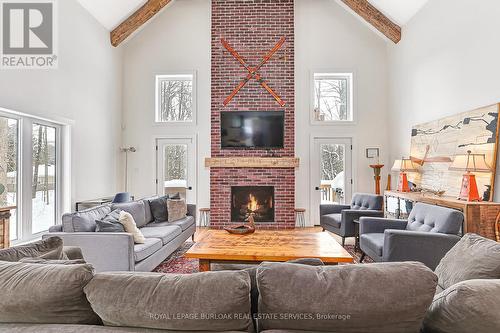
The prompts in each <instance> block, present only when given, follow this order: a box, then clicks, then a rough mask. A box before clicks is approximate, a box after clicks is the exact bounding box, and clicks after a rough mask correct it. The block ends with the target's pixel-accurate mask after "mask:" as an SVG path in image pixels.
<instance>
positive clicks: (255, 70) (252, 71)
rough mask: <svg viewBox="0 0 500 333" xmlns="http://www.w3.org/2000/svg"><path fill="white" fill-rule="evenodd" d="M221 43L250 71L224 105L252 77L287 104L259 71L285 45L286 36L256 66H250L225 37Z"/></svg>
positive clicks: (282, 103)
mask: <svg viewBox="0 0 500 333" xmlns="http://www.w3.org/2000/svg"><path fill="white" fill-rule="evenodd" d="M221 43H222V46H224V48H225V49H226V50H227V51H229V53H231V55H232V56H233V57H234V58H235V59H236V60H237V61H238V62H239V63H240V64H241V65H242V66H243V67H244V68H245V69H246V70H247V71H248V74H247V75H246V76H245V78H244V79H243V80H242V81H241V82H240V83H239V84H238V86H237V87H236V88H235V89H234V90H233V92H232V93H231V94H230V95H229V96H228V97H227V98H226V99H225V100H224V102H223V104H224V106H226V105H228V104H229V102H231V100H232V99H233V98H234V96H236V95H237V94H238V92H239V91H240V90H241V89H242V88H243V87H244V86H245V85H246V84H247V83H248V81H250V80H251V79H252V78H255V79H256V80H257V82H259V84H260V85H261V86H262V87H263V88H264V89H266V91H267V92H269V93H270V94H271V96H273V97H274V99H275V100H276V102H278V104H279V105H281V106H285V104H286V103H285V101H283V100H282V99H281V97H280V96H279V95H278V94H277V93H275V92H274V90H273V89H271V87H269V85H268V84H267V83H266V81H264V80H263V79H262V77H261V76H260V75H259V73H258V71H259V69H260V68H261V67H262V66H264V65H265V64H266V63H267V62H268V61H269V60H271V58H272V57H273V55H274V54H275V53H276V52H278V50H279V49H280V48H281V47H282V46H283V44H284V43H285V37H282V38H280V40H279V41H278V43H277V44H276V45H275V46H274V47H273V48H272V49H271V50H270V51H269V52H268V53H267V54H266V55H265V56H264V58H263V59H262V61H261V62H260V63H259V64H258V65H257V66H256V67H250V66H248V65H247V63H246V62H245V60H244V59H243V57H242V56H241V55H240V54H239V53H238V52H236V50H235V49H233V48H232V47H231V45H229V43H228V42H227V41H226V40H225V39H224V38H222V39H221Z"/></svg>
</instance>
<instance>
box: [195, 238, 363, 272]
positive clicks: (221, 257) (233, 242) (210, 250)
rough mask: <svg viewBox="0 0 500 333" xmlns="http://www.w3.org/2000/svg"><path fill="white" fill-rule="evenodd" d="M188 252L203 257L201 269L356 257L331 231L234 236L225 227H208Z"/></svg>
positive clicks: (327, 261) (332, 262) (348, 260)
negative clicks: (214, 228)
mask: <svg viewBox="0 0 500 333" xmlns="http://www.w3.org/2000/svg"><path fill="white" fill-rule="evenodd" d="M204 233H205V235H204V237H202V239H200V240H199V241H198V242H197V243H196V244H195V245H193V247H191V248H190V249H189V251H187V253H186V255H185V256H186V257H187V258H196V259H199V260H200V272H205V271H209V270H210V264H212V263H239V264H242V263H243V264H253V263H255V264H257V263H260V262H262V261H278V262H284V261H288V260H293V259H300V258H319V259H321V260H322V261H323V262H324V263H325V264H330V265H336V264H338V263H341V262H342V263H352V262H353V257H352V256H351V255H350V254H349V253H348V252H347V251H346V250H345V249H344V248H343V247H342V246H341V245H340V244H339V243H337V241H335V239H334V238H333V237H332V236H331V235H330V234H328V233H327V232H305V231H295V230H287V231H268V230H257V231H256V232H255V233H254V234H250V235H231V234H229V233H227V232H226V231H224V230H206V231H204Z"/></svg>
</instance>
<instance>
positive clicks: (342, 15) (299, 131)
mask: <svg viewBox="0 0 500 333" xmlns="http://www.w3.org/2000/svg"><path fill="white" fill-rule="evenodd" d="M295 3H296V5H295V29H296V30H295V36H296V40H295V53H296V54H295V63H296V76H295V84H296V87H295V89H296V95H295V98H296V111H295V115H296V141H295V147H296V154H297V156H298V157H300V158H301V166H300V168H299V169H298V171H297V178H296V189H297V194H296V205H297V206H298V207H305V208H307V209H308V211H309V214H318V208H317V207H309V202H310V190H311V189H312V188H314V187H316V186H319V184H312V183H311V182H310V178H309V174H310V161H309V152H310V140H311V136H325V137H344V136H345V137H352V138H353V142H354V150H353V164H354V173H353V179H354V189H353V190H354V192H356V191H359V192H373V191H374V180H373V170H372V169H371V168H369V164H370V163H373V160H368V159H367V158H366V157H365V149H366V148H367V147H379V148H380V154H381V158H380V162H381V163H384V164H386V165H387V163H388V159H387V156H388V153H389V151H388V148H387V146H388V136H387V125H386V123H387V94H388V92H387V47H386V43H387V42H386V41H385V40H384V39H382V38H380V37H379V36H378V35H377V34H376V33H375V32H373V31H372V30H371V29H370V28H368V27H367V26H366V25H365V24H363V23H362V22H360V20H359V19H358V18H357V17H355V16H353V15H352V14H350V13H349V12H347V11H346V10H345V9H344V8H342V7H341V6H340V5H338V4H337V2H335V1H333V0H297V1H296V2H295ZM314 70H339V71H341V72H343V71H353V72H354V75H355V77H354V103H355V105H354V108H355V109H354V112H355V118H356V119H355V122H356V123H355V124H354V125H337V126H312V125H310V112H311V110H310V104H311V102H310V91H311V86H310V83H311V82H310V75H311V71H314ZM384 169H385V170H387V169H388V168H387V166H386V168H384ZM386 174H387V173H386V172H383V175H382V185H381V186H382V189H383V188H384V187H385V183H386ZM309 208H310V209H309ZM309 216H310V215H309Z"/></svg>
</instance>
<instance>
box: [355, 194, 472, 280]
mask: <svg viewBox="0 0 500 333" xmlns="http://www.w3.org/2000/svg"><path fill="white" fill-rule="evenodd" d="M463 221H464V215H463V214H462V213H461V212H459V211H457V210H454V209H450V208H445V207H440V206H435V205H428V204H425V203H421V202H419V203H417V204H415V206H414V207H413V210H412V211H411V213H410V216H409V217H408V220H407V221H406V220H394V219H384V218H373V217H362V218H361V219H360V229H359V234H360V247H361V250H362V251H363V255H362V257H361V261H363V259H364V257H365V254H366V255H368V256H370V257H371V258H372V259H373V260H374V261H383V262H386V261H420V262H422V263H424V264H425V265H427V267H429V268H430V269H432V270H434V269H435V268H436V266H437V265H438V264H439V261H440V260H441V259H442V258H443V257H444V255H445V254H446V253H447V252H448V251H449V250H450V249H451V248H452V247H453V246H454V245H455V244H456V243H457V242H458V241H459V240H460V237H459V236H458V235H459V233H460V230H461V228H462V224H463Z"/></svg>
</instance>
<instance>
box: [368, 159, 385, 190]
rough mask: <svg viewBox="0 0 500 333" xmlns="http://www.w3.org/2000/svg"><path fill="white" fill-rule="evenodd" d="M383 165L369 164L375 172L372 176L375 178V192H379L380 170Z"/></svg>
mask: <svg viewBox="0 0 500 333" xmlns="http://www.w3.org/2000/svg"><path fill="white" fill-rule="evenodd" d="M383 167H384V165H383V164H372V165H370V168H372V169H373V172H374V173H375V176H374V177H373V178H374V179H375V194H380V172H381V170H382V168H383Z"/></svg>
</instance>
